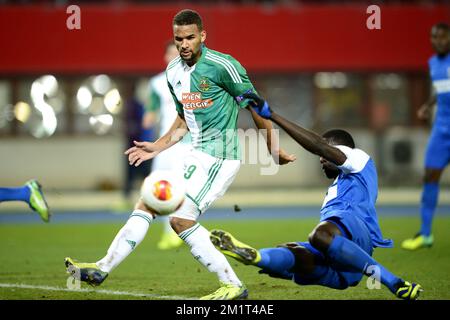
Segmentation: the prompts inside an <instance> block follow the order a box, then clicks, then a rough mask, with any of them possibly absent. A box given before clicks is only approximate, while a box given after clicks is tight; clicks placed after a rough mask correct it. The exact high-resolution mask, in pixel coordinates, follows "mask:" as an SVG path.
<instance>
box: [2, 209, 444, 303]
mask: <svg viewBox="0 0 450 320" xmlns="http://www.w3.org/2000/svg"><path fill="white" fill-rule="evenodd" d="M316 222H317V220H316V219H301V220H300V219H299V220H279V221H276V220H270V221H269V220H259V221H256V220H245V221H242V220H239V221H236V220H235V221H233V220H226V221H211V220H210V221H205V222H204V223H203V225H204V226H205V227H207V228H209V229H212V228H222V229H225V230H228V231H230V232H232V233H233V234H234V235H235V236H236V237H238V238H239V239H240V240H242V241H244V242H247V243H249V244H252V245H254V246H256V247H269V246H274V245H276V244H278V243H282V242H287V241H295V240H305V239H306V238H307V235H308V233H309V232H310V231H311V230H312V228H313V227H314V225H315V224H316ZM418 224H419V221H418V219H414V218H386V217H383V218H382V219H381V227H382V230H383V233H384V236H386V237H390V238H392V239H394V241H395V242H396V247H395V248H394V249H377V250H376V251H375V258H376V259H377V260H378V261H380V262H381V263H383V264H384V265H385V266H386V267H387V268H388V269H390V270H391V271H393V272H394V273H396V274H398V275H401V276H402V277H404V278H405V279H408V280H413V281H417V282H419V283H420V284H422V286H423V287H424V289H425V292H424V294H423V295H422V298H423V299H450V272H449V270H450V269H449V266H450V233H449V232H448V230H449V227H450V218H449V217H438V218H437V219H436V220H435V223H434V230H435V245H434V246H433V248H432V249H423V250H421V251H417V252H406V251H403V250H401V249H400V248H399V246H398V245H399V243H400V241H401V240H402V239H404V238H405V237H409V236H411V235H412V234H414V232H415V231H416V228H417V226H418ZM120 227H121V225H120V224H78V225H75V224H53V225H52V224H36V225H35V224H33V225H3V226H0V242H1V244H2V245H1V247H0V261H1V263H0V283H1V284H4V283H11V284H26V285H34V286H50V287H60V288H65V287H66V281H67V275H66V274H65V268H64V263H63V260H64V257H65V256H71V257H74V258H78V259H79V260H83V261H87V262H92V261H96V260H97V259H98V258H101V257H102V256H103V255H104V253H105V252H106V249H107V248H108V246H109V244H110V241H111V240H112V239H113V237H114V236H115V234H116V232H117V231H118V230H119V228H120ZM161 227H162V226H161V225H160V224H155V225H152V226H151V230H150V232H149V234H148V235H147V238H146V239H145V240H144V242H143V243H142V244H141V245H140V246H139V247H138V248H137V249H136V251H135V252H134V253H132V255H131V256H130V257H129V258H128V259H127V260H125V262H124V263H122V264H121V265H120V266H119V267H118V268H117V269H116V270H115V271H114V272H113V273H112V274H111V275H110V277H109V278H108V279H107V280H106V281H105V282H104V284H103V285H102V286H101V287H99V288H98V289H104V290H108V291H127V292H133V293H144V294H154V295H157V296H156V297H155V299H157V298H158V296H178V297H180V296H181V297H192V298H196V297H200V296H202V295H205V294H208V293H210V292H212V291H214V290H215V289H217V287H218V282H217V280H216V277H215V276H214V275H213V274H211V273H209V272H208V271H206V269H205V268H204V267H203V266H201V265H200V264H199V263H198V262H197V261H195V260H194V259H193V258H192V256H191V254H190V252H189V250H188V248H187V247H186V246H185V245H184V246H183V247H182V248H181V249H179V250H176V251H169V252H166V251H158V250H157V249H156V241H157V240H158V237H159V235H160V234H161V231H162V228H161ZM230 261H231V263H232V266H233V267H234V268H235V271H236V273H237V274H238V275H239V276H240V278H241V279H242V280H243V281H244V282H245V283H246V285H247V287H248V289H249V293H250V297H249V298H251V299H265V300H268V299H393V298H394V296H393V295H392V294H391V293H390V292H389V291H388V290H387V289H386V288H384V287H382V289H380V290H369V289H367V287H366V279H367V278H363V280H362V281H361V283H360V284H359V286H357V287H354V288H350V289H347V290H342V291H338V290H333V289H328V288H323V287H319V286H298V285H296V284H294V283H292V282H290V281H286V280H280V279H273V278H270V277H268V276H266V275H260V274H258V273H257V270H258V269H257V268H256V267H252V266H244V265H240V264H239V263H237V262H235V261H234V260H230ZM82 288H90V287H89V286H87V285H85V284H83V285H82ZM3 299H139V298H138V297H131V296H124V295H117V296H113V295H106V294H103V293H99V292H65V291H61V292H59V291H49V290H42V289H24V288H2V287H0V300H3Z"/></svg>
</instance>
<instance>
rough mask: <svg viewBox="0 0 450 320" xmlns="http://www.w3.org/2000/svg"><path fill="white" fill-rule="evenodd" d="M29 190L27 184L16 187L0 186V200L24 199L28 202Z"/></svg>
mask: <svg viewBox="0 0 450 320" xmlns="http://www.w3.org/2000/svg"><path fill="white" fill-rule="evenodd" d="M30 195H31V191H30V188H28V186H26V185H25V186H23V187H18V188H0V202H2V201H25V202H27V203H28V202H29V200H30Z"/></svg>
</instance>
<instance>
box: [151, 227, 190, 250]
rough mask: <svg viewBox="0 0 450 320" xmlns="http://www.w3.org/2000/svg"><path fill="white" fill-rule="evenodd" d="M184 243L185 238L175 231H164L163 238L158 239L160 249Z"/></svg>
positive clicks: (167, 248) (173, 247)
mask: <svg viewBox="0 0 450 320" xmlns="http://www.w3.org/2000/svg"><path fill="white" fill-rule="evenodd" d="M182 244H183V240H181V238H180V237H179V236H178V235H177V234H176V233H175V232H174V231H170V232H164V233H163V235H162V237H161V240H159V241H158V243H157V245H156V246H157V247H158V249H159V250H170V249H176V248H178V247H179V246H181V245H182Z"/></svg>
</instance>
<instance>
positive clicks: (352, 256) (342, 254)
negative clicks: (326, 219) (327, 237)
mask: <svg viewBox="0 0 450 320" xmlns="http://www.w3.org/2000/svg"><path fill="white" fill-rule="evenodd" d="M326 255H327V257H328V258H329V259H330V260H331V262H332V263H333V266H334V267H335V268H336V269H337V270H338V269H341V270H342V271H351V272H362V273H364V274H365V275H367V276H371V275H372V272H369V271H370V269H369V270H367V269H368V267H369V266H376V267H378V268H379V274H380V277H381V279H379V280H380V282H381V283H383V284H384V285H385V286H387V287H388V288H389V290H391V292H393V293H395V292H396V291H397V288H396V285H397V284H398V283H399V282H403V280H402V279H400V278H398V277H396V276H395V275H393V274H392V273H391V272H389V271H388V270H386V269H385V268H384V267H383V266H382V265H381V264H379V263H378V262H376V261H375V260H374V259H373V258H372V257H371V256H370V255H368V254H367V252H365V251H364V250H363V249H361V248H360V247H359V246H358V245H357V244H356V243H354V242H352V241H351V240H348V239H346V238H344V237H342V236H338V235H336V236H335V237H334V239H333V242H332V243H331V245H330V247H329V248H328V251H327V254H326Z"/></svg>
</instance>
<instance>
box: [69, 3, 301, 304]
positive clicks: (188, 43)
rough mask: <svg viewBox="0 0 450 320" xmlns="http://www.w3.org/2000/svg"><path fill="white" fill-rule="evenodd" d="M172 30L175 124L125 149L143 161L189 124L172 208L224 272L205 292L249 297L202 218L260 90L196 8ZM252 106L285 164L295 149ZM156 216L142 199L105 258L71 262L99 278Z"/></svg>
mask: <svg viewBox="0 0 450 320" xmlns="http://www.w3.org/2000/svg"><path fill="white" fill-rule="evenodd" d="M173 34H174V42H175V45H176V46H177V49H178V52H179V57H177V58H175V59H174V60H172V61H171V62H170V63H169V65H168V66H167V69H166V77H167V83H168V86H169V89H170V91H171V94H172V97H173V99H174V101H175V104H176V109H177V113H178V116H177V118H176V120H175V121H174V123H173V124H172V127H171V128H170V129H169V131H168V132H167V133H166V134H165V135H163V136H162V137H161V138H159V139H158V140H157V141H156V142H153V143H152V142H138V141H136V142H134V144H135V146H134V147H132V148H130V149H128V150H127V151H126V152H125V154H127V155H128V159H129V162H130V165H135V166H138V165H140V164H141V163H142V162H143V161H146V160H149V159H152V158H154V157H155V156H157V155H158V154H159V153H161V152H163V151H164V150H166V149H168V148H169V147H171V146H173V145H175V144H176V143H177V142H178V141H180V140H181V138H182V137H183V136H184V135H185V134H186V133H187V132H188V131H189V132H190V134H191V140H192V151H191V152H190V153H189V154H188V156H187V157H186V158H185V159H184V168H185V173H184V178H185V179H186V182H187V184H188V191H187V196H186V199H185V200H184V202H183V204H182V206H181V208H180V209H178V210H177V211H175V212H174V213H173V214H171V215H170V223H171V226H172V228H173V229H174V230H175V232H176V233H177V234H178V235H179V237H180V238H181V239H183V240H184V242H185V243H186V244H187V245H188V246H189V247H190V249H191V253H192V255H193V256H194V258H195V259H196V260H198V261H199V262H200V263H201V264H202V265H204V266H205V267H206V268H207V269H208V270H209V271H210V272H214V273H216V274H217V276H218V278H219V281H220V283H221V287H220V288H219V289H218V290H217V291H215V292H214V293H212V294H209V295H207V296H204V297H202V299H208V300H209V299H221V300H232V299H241V298H246V297H247V295H248V292H247V289H246V287H245V285H244V284H243V283H242V282H241V281H240V280H239V278H238V277H237V275H236V274H235V272H234V271H233V269H232V268H231V266H230V264H229V262H228V261H227V259H226V258H225V256H224V255H223V254H222V253H221V252H219V251H218V250H217V249H216V248H215V247H214V245H213V244H212V243H211V240H210V238H209V231H208V230H206V229H205V228H204V227H203V226H201V225H200V224H199V223H198V222H197V219H198V218H199V216H200V215H201V214H203V213H204V212H205V211H206V210H207V209H208V208H209V207H210V206H211V204H212V203H213V202H214V201H215V200H216V199H217V198H219V197H221V196H222V195H223V194H224V193H225V192H226V190H227V188H228V187H229V186H230V184H231V183H232V181H233V179H234V177H235V176H236V174H237V172H238V170H239V167H240V164H241V161H240V148H239V142H238V134H237V127H236V125H237V117H238V113H239V110H240V108H246V107H248V103H249V101H248V100H246V99H244V98H243V95H244V94H245V93H250V92H256V90H255V89H254V87H253V85H252V83H251V82H250V80H249V78H248V76H247V74H246V71H245V69H244V68H243V67H242V66H241V65H240V63H239V62H238V61H236V60H235V59H234V58H233V57H231V56H229V55H226V54H223V53H220V52H217V51H214V50H211V49H209V48H207V47H206V46H205V45H204V42H205V40H206V31H205V30H204V29H203V24H202V19H201V17H200V16H199V14H198V13H197V12H195V11H193V10H182V11H180V12H179V13H177V14H176V15H175V17H174V19H173ZM248 110H249V111H250V112H251V114H252V117H253V120H254V122H255V124H256V126H257V127H258V129H266V130H267V138H266V140H267V144H268V148H269V150H270V152H271V154H272V156H273V157H274V159H275V160H276V161H277V162H278V163H279V164H286V163H289V162H291V161H294V160H295V157H294V156H293V155H288V154H286V153H285V152H284V151H283V150H282V149H279V148H278V141H276V137H275V136H272V132H271V129H272V125H271V123H270V121H268V120H265V119H263V118H261V117H260V116H258V115H257V114H256V113H255V112H254V111H253V110H252V109H251V108H248ZM154 218H155V213H153V212H152V211H151V210H149V209H148V208H147V207H146V206H145V205H144V204H143V202H142V201H141V202H139V203H138V204H137V206H136V207H135V210H134V211H133V213H132V214H131V216H130V219H129V220H128V221H127V223H126V224H125V226H124V227H123V228H122V229H121V230H120V231H119V233H118V235H117V236H116V238H115V239H114V241H113V242H112V244H111V246H110V248H109V250H108V253H107V255H106V256H105V257H104V258H103V259H101V260H99V261H98V262H96V263H77V262H74V261H73V260H72V259H70V258H66V266H67V267H68V268H69V269H71V270H72V272H74V273H77V272H76V271H78V272H79V273H78V274H80V277H81V280H83V281H86V282H88V283H91V284H94V285H98V284H100V283H101V282H102V281H103V280H104V279H105V278H106V277H107V276H108V274H109V272H110V271H111V270H112V269H113V268H114V267H116V266H117V265H118V264H119V263H120V262H122V261H123V259H125V257H126V256H128V255H129V254H130V253H131V251H132V250H133V249H134V248H135V247H136V246H137V245H138V244H139V243H140V242H141V241H142V239H143V238H144V236H145V234H146V233H147V230H148V228H149V225H150V224H151V223H152V221H153V219H154Z"/></svg>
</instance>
